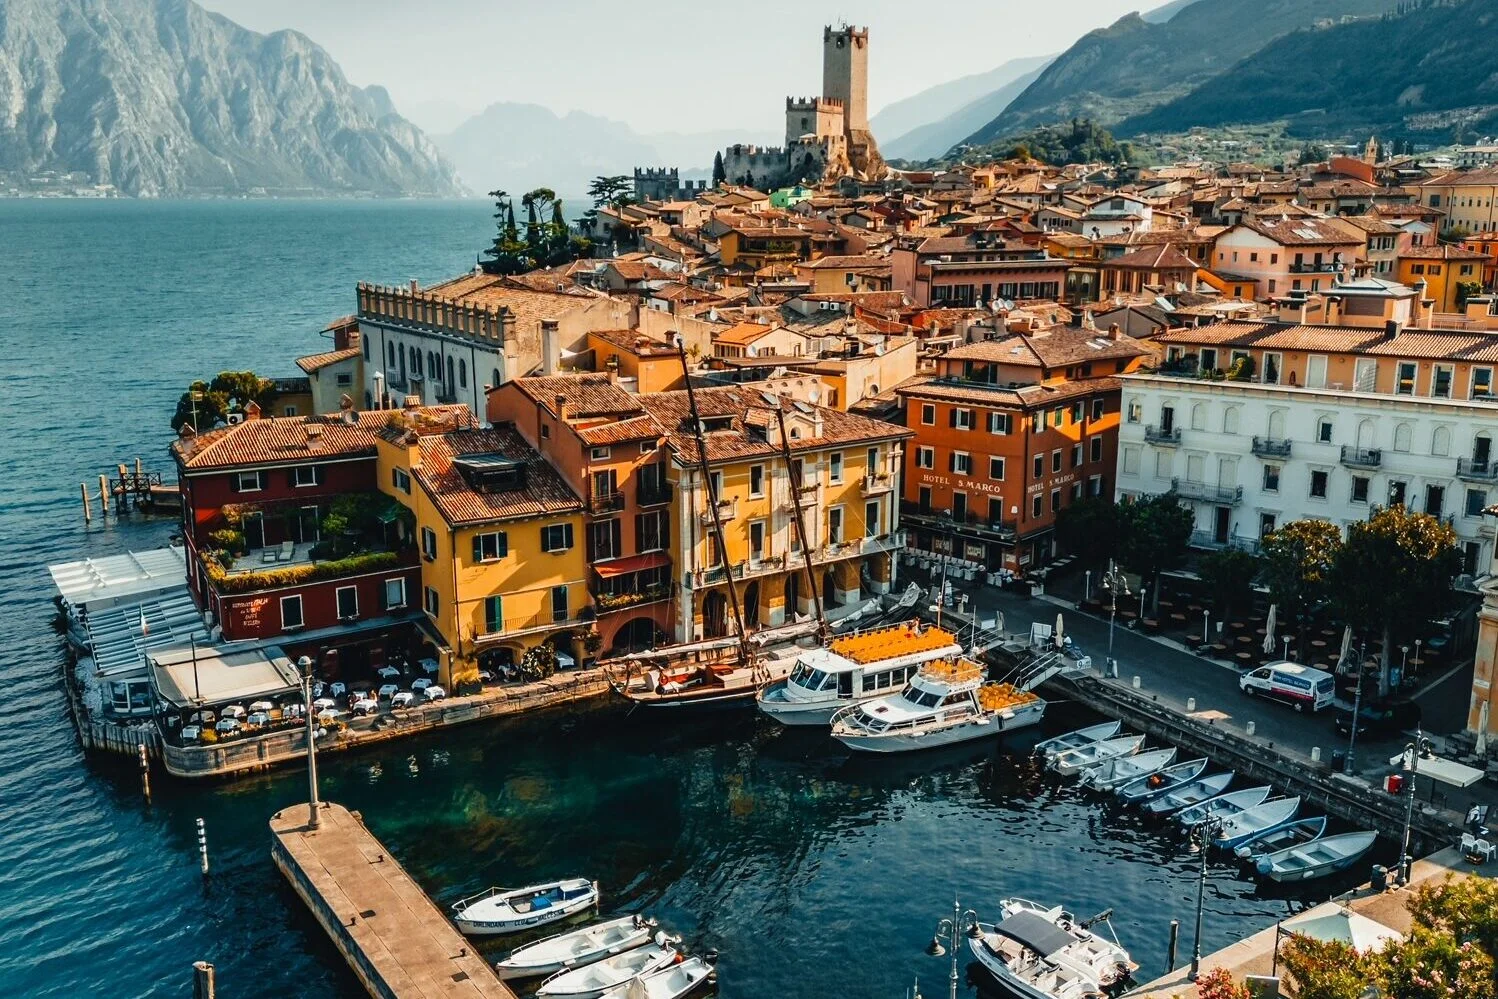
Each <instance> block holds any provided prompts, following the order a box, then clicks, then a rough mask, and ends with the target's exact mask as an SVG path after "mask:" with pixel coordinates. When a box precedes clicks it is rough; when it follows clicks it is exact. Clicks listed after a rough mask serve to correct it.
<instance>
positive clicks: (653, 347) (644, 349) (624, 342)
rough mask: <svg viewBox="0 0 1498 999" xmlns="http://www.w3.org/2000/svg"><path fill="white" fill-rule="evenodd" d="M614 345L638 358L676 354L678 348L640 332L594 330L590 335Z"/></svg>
mask: <svg viewBox="0 0 1498 999" xmlns="http://www.w3.org/2000/svg"><path fill="white" fill-rule="evenodd" d="M588 335H589V336H596V337H598V338H599V339H600V340H603V341H605V342H607V343H611V344H613V345H614V346H615V347H618V348H619V349H620V350H624V351H628V352H629V353H631V354H634V355H636V356H637V357H654V356H655V355H657V354H675V353H676V348H675V347H673V346H671V345H670V344H669V343H666V342H665V341H664V340H656V339H654V338H652V337H648V336H646V335H645V334H643V333H641V332H640V331H639V330H593V331H592V332H591V333H589V334H588Z"/></svg>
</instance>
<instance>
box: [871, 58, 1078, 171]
mask: <svg viewBox="0 0 1498 999" xmlns="http://www.w3.org/2000/svg"><path fill="white" fill-rule="evenodd" d="M1051 58H1054V57H1053V56H1048V57H1046V58H1044V59H1041V60H1039V62H1040V65H1038V66H1035V67H1034V68H1033V69H1031V70H1030V71H1029V72H1028V73H1025V74H1024V75H1023V76H1020V77H1017V78H1016V79H1013V80H1010V81H1009V82H1008V83H1006V84H1004V85H1003V86H1001V87H999V88H998V89H996V90H993V91H991V92H989V93H986V94H984V95H983V96H981V97H979V98H977V99H976V100H973V101H969V102H968V103H967V104H964V105H963V106H961V107H959V108H958V109H957V110H955V111H953V112H951V113H950V114H948V115H947V116H946V117H944V118H940V119H938V120H936V121H933V122H930V123H929V124H926V125H922V126H920V127H919V128H913V129H911V130H910V131H908V132H906V133H905V134H904V135H902V136H900V137H899V138H897V139H894V140H893V141H891V142H889V143H886V144H884V145H883V146H882V147H881V148H882V149H883V151H884V155H885V156H886V157H888V158H889V159H907V160H924V159H931V158H933V157H936V156H940V155H941V154H942V153H945V152H946V151H947V150H948V149H951V148H952V147H953V146H955V145H957V143H959V142H961V141H962V140H963V139H965V138H967V137H968V136H969V135H971V134H972V133H973V130H974V129H977V128H981V127H982V126H983V125H984V123H986V122H989V121H992V120H993V119H994V118H996V117H997V116H998V115H1000V114H1002V113H1003V111H1004V109H1005V108H1006V107H1008V106H1009V102H1010V101H1012V100H1014V99H1015V98H1016V97H1018V96H1019V95H1020V94H1022V93H1024V91H1025V88H1026V87H1028V86H1029V85H1030V84H1031V83H1033V82H1034V81H1035V78H1036V77H1037V76H1039V75H1040V74H1041V72H1042V71H1044V69H1045V67H1046V65H1047V64H1048V62H1049V60H1050V59H1051ZM1015 61H1016V62H1020V61H1024V62H1035V61H1036V60H1033V59H1027V60H1015Z"/></svg>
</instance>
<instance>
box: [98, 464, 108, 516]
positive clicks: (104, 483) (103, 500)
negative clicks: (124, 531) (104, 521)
mask: <svg viewBox="0 0 1498 999" xmlns="http://www.w3.org/2000/svg"><path fill="white" fill-rule="evenodd" d="M99 509H101V510H103V511H104V516H106V517H107V516H109V476H107V475H105V474H104V473H102V472H100V473H99Z"/></svg>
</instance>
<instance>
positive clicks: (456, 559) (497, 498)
mask: <svg viewBox="0 0 1498 999" xmlns="http://www.w3.org/2000/svg"><path fill="white" fill-rule="evenodd" d="M378 455H379V476H380V478H379V482H380V489H381V490H382V491H383V492H385V493H387V494H388V495H390V496H392V497H394V498H395V499H396V500H397V501H399V502H400V503H402V504H403V505H405V506H406V507H407V508H408V509H410V510H411V512H412V513H413V514H414V515H415V519H416V528H415V531H416V538H417V546H418V550H419V551H420V553H421V589H422V593H421V607H422V609H423V610H424V611H425V612H426V622H427V624H428V625H429V626H430V629H431V630H432V631H434V632H435V633H436V634H437V635H438V636H440V638H441V643H442V645H443V646H444V649H443V652H442V659H443V661H442V663H441V672H440V678H441V679H440V682H441V683H443V684H444V685H446V684H451V685H452V686H454V687H456V686H457V685H459V684H463V683H466V682H472V681H473V680H476V679H477V670H478V669H479V668H481V667H482V668H490V669H493V668H498V667H502V666H505V665H509V664H515V663H519V662H520V660H521V658H522V657H523V656H524V655H525V652H526V651H527V650H528V649H530V648H531V647H533V646H536V645H539V644H541V643H542V642H544V641H547V640H553V643H554V646H555V647H556V648H557V650H558V651H559V652H565V653H567V654H568V655H571V656H573V657H574V659H577V658H578V657H579V656H580V655H581V650H580V649H579V648H578V647H577V643H578V642H579V641H580V640H581V639H582V637H583V635H584V634H586V632H587V631H589V630H591V624H589V623H584V622H583V621H582V620H581V616H582V615H581V613H580V612H581V611H583V609H584V608H586V607H588V605H589V602H590V597H589V594H588V586H587V561H586V558H585V557H584V548H583V539H584V527H583V515H582V511H583V505H582V503H581V501H580V500H579V499H578V497H577V495H576V494H575V493H574V492H573V491H572V490H571V489H570V488H569V487H568V486H567V484H566V482H565V481H563V479H562V478H561V476H559V475H558V474H557V473H556V472H555V471H554V470H553V469H552V468H551V466H550V465H548V464H547V463H546V462H545V461H544V460H543V459H542V458H541V456H540V455H539V454H538V453H537V452H536V451H535V450H534V449H532V448H531V447H530V446H529V445H527V444H526V443H525V441H524V440H523V439H522V438H521V437H520V435H519V434H518V433H516V432H515V429H514V428H513V426H510V425H500V426H496V427H494V428H492V429H470V430H456V431H447V432H441V431H440V430H439V431H438V432H432V433H427V432H424V428H423V424H422V423H421V421H420V418H419V417H417V416H414V415H408V414H405V413H397V414H392V422H391V424H390V425H389V426H387V427H385V428H384V429H383V430H382V431H381V432H380V434H379V436H378ZM579 661H580V660H579ZM450 689H451V688H450Z"/></svg>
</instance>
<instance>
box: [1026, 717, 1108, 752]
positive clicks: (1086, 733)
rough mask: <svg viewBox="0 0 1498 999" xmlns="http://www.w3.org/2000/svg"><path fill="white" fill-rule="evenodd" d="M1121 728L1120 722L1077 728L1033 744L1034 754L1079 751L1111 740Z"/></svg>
mask: <svg viewBox="0 0 1498 999" xmlns="http://www.w3.org/2000/svg"><path fill="white" fill-rule="evenodd" d="M1122 727H1123V723H1122V722H1116V721H1111V722H1103V723H1102V724H1100V725H1089V726H1087V727H1086V728H1079V729H1077V730H1076V731H1075V732H1067V733H1066V734H1065V735H1057V736H1052V737H1051V738H1049V739H1042V740H1041V741H1040V742H1037V743H1036V744H1035V754H1036V755H1037V756H1055V755H1056V754H1058V753H1064V752H1066V751H1067V750H1068V749H1080V748H1081V747H1082V746H1090V745H1092V744H1093V743H1094V742H1102V741H1103V740H1104V739H1111V738H1113V737H1114V736H1115V735H1117V734H1118V730H1119V729H1120V728H1122Z"/></svg>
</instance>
